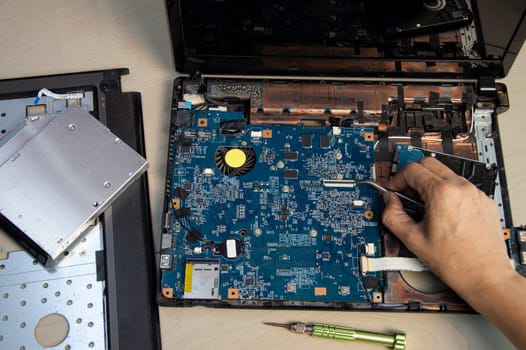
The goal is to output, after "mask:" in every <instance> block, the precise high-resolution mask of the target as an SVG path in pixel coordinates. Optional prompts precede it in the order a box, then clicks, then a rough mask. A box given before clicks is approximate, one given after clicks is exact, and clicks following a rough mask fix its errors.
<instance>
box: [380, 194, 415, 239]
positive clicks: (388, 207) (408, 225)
mask: <svg viewBox="0 0 526 350" xmlns="http://www.w3.org/2000/svg"><path fill="white" fill-rule="evenodd" d="M384 201H385V208H384V212H383V214H382V222H383V224H384V225H385V226H386V227H387V228H388V229H389V230H390V231H391V232H392V233H394V234H395V235H396V236H397V237H398V238H399V239H400V240H401V241H402V242H403V243H404V244H405V246H406V247H408V248H409V249H411V247H414V246H420V245H421V243H422V242H423V239H424V230H423V227H422V223H418V222H415V221H414V220H413V219H412V218H411V217H410V216H409V215H407V213H406V212H405V211H404V206H403V204H402V202H401V201H400V198H398V197H397V196H396V195H395V194H394V193H393V192H386V193H384Z"/></svg>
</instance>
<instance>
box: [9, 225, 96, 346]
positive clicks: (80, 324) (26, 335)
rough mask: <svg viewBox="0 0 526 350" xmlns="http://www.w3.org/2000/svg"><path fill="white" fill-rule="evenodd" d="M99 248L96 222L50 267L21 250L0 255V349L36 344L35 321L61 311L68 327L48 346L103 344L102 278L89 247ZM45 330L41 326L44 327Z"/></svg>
mask: <svg viewBox="0 0 526 350" xmlns="http://www.w3.org/2000/svg"><path fill="white" fill-rule="evenodd" d="M101 249H102V226H101V225H100V224H96V225H95V226H92V227H90V228H89V230H88V232H87V234H86V235H85V236H84V237H83V238H82V239H81V240H80V241H78V242H77V243H75V244H74V245H73V246H72V247H71V249H70V250H69V252H68V255H67V258H65V259H61V260H60V262H59V263H58V264H57V265H56V266H55V267H54V268H52V269H49V268H45V267H43V266H42V265H41V264H39V263H36V261H34V260H33V258H32V257H31V256H30V255H29V254H28V253H26V252H25V251H17V252H12V253H10V254H9V256H8V258H7V259H4V260H0V349H39V348H41V347H42V345H41V344H39V342H38V341H37V339H36V337H35V327H36V326H37V324H38V322H39V321H40V320H41V319H43V318H44V317H46V316H47V315H50V314H59V315H62V316H64V318H65V319H66V320H67V324H68V328H69V329H68V332H67V335H66V337H65V339H64V340H63V341H61V342H60V343H59V344H58V345H56V346H51V347H49V346H48V347H46V348H49V349H66V350H67V349H90V348H93V349H104V348H106V343H105V328H106V327H105V321H104V320H105V317H104V282H103V281H97V266H96V258H95V255H96V254H95V252H96V251H98V250H101ZM44 331H45V330H44Z"/></svg>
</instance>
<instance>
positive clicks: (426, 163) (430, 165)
mask: <svg viewBox="0 0 526 350" xmlns="http://www.w3.org/2000/svg"><path fill="white" fill-rule="evenodd" d="M418 163H419V164H420V165H422V166H423V167H424V168H426V169H428V170H429V171H431V172H432V173H433V174H435V175H437V176H438V177H440V178H442V179H445V180H451V181H457V180H459V179H461V178H460V177H459V176H458V175H457V174H455V173H454V172H453V170H451V169H450V168H448V167H447V166H446V165H444V163H442V162H441V161H439V160H437V159H435V158H433V157H424V158H422V159H420V161H419V162H418Z"/></svg>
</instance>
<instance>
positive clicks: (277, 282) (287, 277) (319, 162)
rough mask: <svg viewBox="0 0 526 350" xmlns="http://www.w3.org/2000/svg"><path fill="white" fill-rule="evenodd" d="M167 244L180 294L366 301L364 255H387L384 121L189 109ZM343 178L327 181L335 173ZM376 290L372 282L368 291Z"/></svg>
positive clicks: (169, 280)
mask: <svg viewBox="0 0 526 350" xmlns="http://www.w3.org/2000/svg"><path fill="white" fill-rule="evenodd" d="M178 113H181V118H179V121H183V122H182V124H184V125H179V127H178V128H177V129H175V131H174V135H173V137H172V145H171V152H172V153H171V156H170V157H171V169H170V170H171V171H170V172H169V174H170V175H169V176H170V177H171V181H170V182H169V189H168V192H169V196H170V200H169V202H170V204H169V206H170V208H169V209H168V213H169V215H170V220H168V222H169V224H168V226H167V227H168V229H167V230H166V232H165V233H164V234H163V247H162V248H163V249H162V254H161V268H162V281H161V287H162V290H163V294H164V296H169V297H172V298H174V299H188V300H195V299H205V300H223V301H225V300H228V301H234V300H253V301H265V300H270V301H292V302H294V301H306V302H311V301H312V302H349V303H361V302H368V301H370V300H371V298H372V296H373V293H374V292H375V291H377V290H380V289H381V284H382V275H381V274H380V273H378V274H376V273H370V274H368V276H367V278H368V279H369V280H371V279H372V280H374V281H375V285H374V286H368V287H367V289H366V288H365V286H364V276H362V275H361V274H360V270H359V257H360V255H361V254H367V255H369V256H371V257H374V256H379V255H380V234H379V208H378V194H377V193H376V192H375V190H374V189H372V188H369V187H368V186H361V185H358V186H352V185H345V184H346V180H347V181H348V180H361V179H370V178H373V177H374V173H373V172H374V134H373V132H374V130H373V129H372V128H355V127H303V126H287V125H280V126H279V125H251V124H247V123H245V122H243V114H242V113H237V112H221V111H209V110H206V111H198V110H193V111H180V112H178ZM327 180H331V181H332V184H334V183H336V184H337V183H339V182H340V181H341V183H342V184H344V185H342V186H341V187H340V186H327V185H326V184H324V181H327ZM366 290H367V291H366Z"/></svg>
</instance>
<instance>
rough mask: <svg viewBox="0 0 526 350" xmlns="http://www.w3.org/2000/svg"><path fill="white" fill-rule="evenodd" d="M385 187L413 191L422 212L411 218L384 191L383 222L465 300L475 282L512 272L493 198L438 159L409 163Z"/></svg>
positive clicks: (493, 280) (482, 283)
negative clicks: (418, 199)
mask: <svg viewBox="0 0 526 350" xmlns="http://www.w3.org/2000/svg"><path fill="white" fill-rule="evenodd" d="M386 187H387V188H389V189H390V190H393V191H400V192H404V191H408V190H409V191H411V190H414V191H416V192H418V193H419V195H420V197H421V198H422V200H423V201H424V202H425V215H424V218H423V219H422V221H420V222H415V221H414V220H413V219H412V218H411V217H409V216H408V215H407V214H406V213H405V212H404V210H403V206H402V203H401V202H400V199H399V198H398V197H397V196H396V195H394V194H393V193H390V192H389V193H387V194H386V196H385V197H384V198H385V201H386V207H385V210H384V213H383V217H382V220H383V223H384V225H385V226H387V228H389V229H390V230H391V231H392V233H394V234H395V235H396V236H397V237H398V238H399V239H400V240H401V241H402V242H403V243H404V244H405V246H406V247H407V248H408V249H409V250H411V251H412V252H413V253H415V254H416V255H417V256H418V257H419V258H420V259H421V260H422V261H423V262H424V263H425V264H426V265H427V266H428V267H429V269H430V270H432V271H433V272H434V273H435V274H436V275H437V276H438V277H439V278H440V279H441V280H442V281H443V282H445V283H446V284H447V285H448V286H449V287H450V288H452V289H453V290H454V291H455V292H457V294H459V295H460V296H461V297H462V298H464V299H465V300H466V301H467V302H468V303H470V301H471V299H472V297H474V295H476V294H478V291H479V290H480V288H485V287H488V288H489V287H491V285H493V284H496V283H500V282H501V281H502V278H506V276H508V277H509V276H510V274H515V271H514V270H513V268H512V266H511V264H510V262H509V259H508V255H507V252H506V248H505V244H504V239H503V237H502V229H501V225H500V220H499V216H498V212H497V207H496V204H495V202H494V201H493V200H491V199H490V198H489V197H487V196H486V195H485V194H484V193H483V192H482V191H480V190H478V189H477V188H476V187H475V186H474V185H473V184H471V183H469V182H468V181H467V180H465V179H464V178H462V177H459V176H457V175H456V174H455V173H454V172H453V171H452V170H450V169H449V168H447V167H446V166H445V165H443V164H442V163H441V162H439V161H438V160H436V159H434V158H430V157H427V158H424V159H422V160H421V161H420V162H419V163H412V164H409V165H407V166H406V167H405V168H404V169H402V170H401V171H400V172H399V173H398V174H396V175H395V176H394V177H393V178H392V179H391V180H390V181H389V183H388V185H387V186H386Z"/></svg>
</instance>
